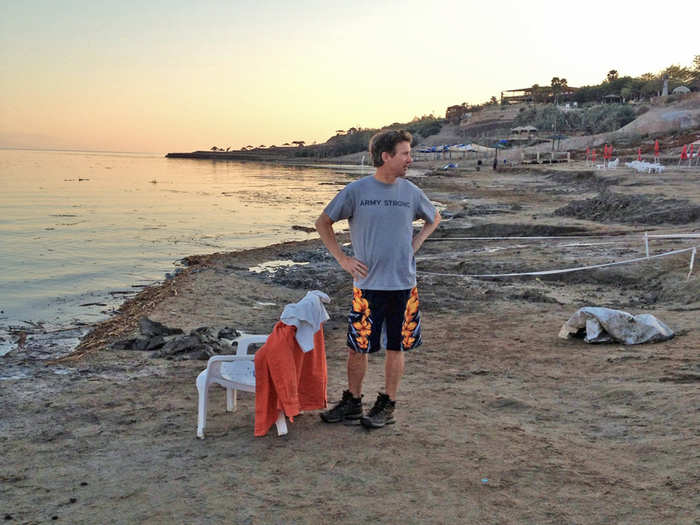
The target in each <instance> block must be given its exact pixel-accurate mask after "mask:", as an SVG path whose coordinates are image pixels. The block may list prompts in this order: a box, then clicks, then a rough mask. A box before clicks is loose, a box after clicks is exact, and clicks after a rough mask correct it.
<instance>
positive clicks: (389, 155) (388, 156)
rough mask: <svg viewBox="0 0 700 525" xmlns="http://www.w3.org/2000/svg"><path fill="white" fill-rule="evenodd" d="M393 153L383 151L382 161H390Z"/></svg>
mask: <svg viewBox="0 0 700 525" xmlns="http://www.w3.org/2000/svg"><path fill="white" fill-rule="evenodd" d="M391 157H393V155H392V154H391V153H390V152H388V151H382V161H384V162H386V161H388V160H389V159H390V158H391Z"/></svg>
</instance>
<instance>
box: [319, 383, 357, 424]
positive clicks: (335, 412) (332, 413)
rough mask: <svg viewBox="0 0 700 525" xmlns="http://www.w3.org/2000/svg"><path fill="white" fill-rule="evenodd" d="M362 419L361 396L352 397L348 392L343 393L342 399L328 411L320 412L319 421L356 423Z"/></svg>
mask: <svg viewBox="0 0 700 525" xmlns="http://www.w3.org/2000/svg"><path fill="white" fill-rule="evenodd" d="M361 417H362V396H360V397H352V393H350V390H345V391H344V392H343V398H342V399H341V400H340V402H339V403H338V404H337V405H335V406H334V407H333V408H331V409H330V410H326V411H325V412H321V419H322V420H323V421H325V422H326V423H340V422H341V421H357V420H358V419H360V418H361Z"/></svg>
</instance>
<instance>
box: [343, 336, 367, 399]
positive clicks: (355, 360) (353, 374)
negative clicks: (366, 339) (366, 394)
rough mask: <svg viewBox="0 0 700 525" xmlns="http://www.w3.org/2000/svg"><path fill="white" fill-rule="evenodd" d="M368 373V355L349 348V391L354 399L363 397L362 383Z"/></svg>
mask: <svg viewBox="0 0 700 525" xmlns="http://www.w3.org/2000/svg"><path fill="white" fill-rule="evenodd" d="M366 372H367V354H361V353H359V352H355V351H354V350H353V349H351V348H348V389H349V390H350V393H351V394H352V395H353V397H356V398H357V397H360V396H361V395H362V381H363V380H364V378H365V373H366Z"/></svg>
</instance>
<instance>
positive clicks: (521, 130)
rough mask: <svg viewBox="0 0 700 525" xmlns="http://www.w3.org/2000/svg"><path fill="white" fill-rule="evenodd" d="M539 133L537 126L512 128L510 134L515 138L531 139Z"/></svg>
mask: <svg viewBox="0 0 700 525" xmlns="http://www.w3.org/2000/svg"><path fill="white" fill-rule="evenodd" d="M536 133H537V128H536V127H535V126H518V127H517V128H512V129H511V130H510V134H511V135H512V136H513V137H520V138H531V137H533V136H534V135H535V134H536Z"/></svg>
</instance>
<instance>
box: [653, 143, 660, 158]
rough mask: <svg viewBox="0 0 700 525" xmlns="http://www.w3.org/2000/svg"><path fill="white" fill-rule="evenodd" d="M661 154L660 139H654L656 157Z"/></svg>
mask: <svg viewBox="0 0 700 525" xmlns="http://www.w3.org/2000/svg"><path fill="white" fill-rule="evenodd" d="M658 156H659V139H656V140H655V141H654V157H658Z"/></svg>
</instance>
